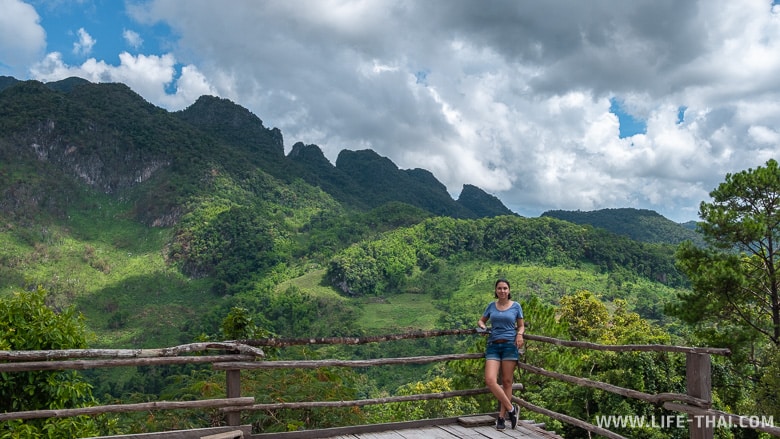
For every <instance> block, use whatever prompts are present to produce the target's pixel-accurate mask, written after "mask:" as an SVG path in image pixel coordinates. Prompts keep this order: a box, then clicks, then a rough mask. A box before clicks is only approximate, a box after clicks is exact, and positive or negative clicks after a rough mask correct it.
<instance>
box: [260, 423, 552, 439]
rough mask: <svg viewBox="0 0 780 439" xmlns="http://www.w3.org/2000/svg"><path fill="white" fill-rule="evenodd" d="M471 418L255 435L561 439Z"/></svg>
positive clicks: (356, 438)
mask: <svg viewBox="0 0 780 439" xmlns="http://www.w3.org/2000/svg"><path fill="white" fill-rule="evenodd" d="M463 421H467V418H461V419H460V420H459V419H457V418H447V419H439V420H430V421H428V422H424V423H419V422H418V423H397V424H380V425H373V426H371V428H370V431H364V430H361V427H359V426H356V427H352V428H349V427H341V428H336V429H330V431H328V430H327V429H326V430H310V431H307V432H287V433H276V434H273V433H266V434H259V435H252V436H250V437H251V438H256V439H261V438H269V439H270V438H278V439H282V438H312V439H313V438H331V439H490V438H496V439H509V438H523V439H561V437H560V436H558V435H556V434H555V433H552V432H549V431H545V430H543V429H542V428H540V427H538V426H536V425H534V424H530V423H525V422H522V421H521V422H520V423H518V424H517V428H516V429H514V430H512V429H511V428H510V427H509V426H507V428H506V429H505V430H500V431H499V430H496V427H495V425H494V424H493V423H492V422H490V423H489V424H488V425H486V424H487V423H486V422H484V421H485V418H482V421H483V422H475V423H472V422H463Z"/></svg>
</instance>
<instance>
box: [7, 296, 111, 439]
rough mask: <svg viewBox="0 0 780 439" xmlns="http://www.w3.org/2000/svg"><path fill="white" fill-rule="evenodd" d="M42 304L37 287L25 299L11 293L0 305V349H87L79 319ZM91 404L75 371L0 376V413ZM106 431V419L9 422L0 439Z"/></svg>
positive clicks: (88, 390)
mask: <svg viewBox="0 0 780 439" xmlns="http://www.w3.org/2000/svg"><path fill="white" fill-rule="evenodd" d="M45 299H46V291H45V290H43V289H42V288H40V287H39V288H38V289H37V291H34V292H31V293H15V294H14V295H13V296H12V297H9V298H3V299H0V349H3V350H47V349H83V348H86V347H87V339H86V329H85V325H84V319H83V317H82V316H81V315H80V314H76V313H75V311H74V310H73V309H72V308H69V309H67V310H65V311H62V312H60V313H57V312H55V311H54V310H52V309H50V308H49V307H47V306H46V303H45ZM95 404H97V402H96V401H95V399H94V398H93V396H92V386H91V385H90V384H89V383H87V382H86V381H84V380H83V379H82V378H81V377H80V375H79V374H78V372H76V371H56V372H49V371H41V372H16V373H7V372H4V373H0V412H16V411H27V410H50V409H65V408H76V407H87V406H90V405H95ZM101 424H102V425H101ZM106 428H108V429H109V430H115V421H114V420H109V418H108V417H106V416H98V417H94V418H93V417H89V416H79V417H73V418H62V419H56V418H48V419H34V420H29V421H25V422H22V421H9V422H4V423H1V424H0V438H15V437H44V436H46V437H91V436H95V435H97V434H98V433H100V430H101V429H106ZM104 432H105V431H104ZM51 435H54V436H51Z"/></svg>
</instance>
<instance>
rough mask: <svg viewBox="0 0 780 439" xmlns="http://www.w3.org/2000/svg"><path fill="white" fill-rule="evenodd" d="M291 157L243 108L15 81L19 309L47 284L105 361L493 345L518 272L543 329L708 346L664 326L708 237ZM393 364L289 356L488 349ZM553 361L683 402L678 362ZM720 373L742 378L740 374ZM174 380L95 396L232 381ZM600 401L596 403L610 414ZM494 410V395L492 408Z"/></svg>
mask: <svg viewBox="0 0 780 439" xmlns="http://www.w3.org/2000/svg"><path fill="white" fill-rule="evenodd" d="M283 145H284V142H283V133H281V131H280V130H278V129H276V128H267V127H265V126H264V125H263V122H262V120H261V119H260V118H258V117H257V116H255V115H253V114H252V113H251V112H249V111H248V110H246V109H244V108H242V107H240V106H238V105H236V104H234V103H232V102H230V101H228V100H225V99H219V98H215V97H208V96H204V97H201V98H200V99H199V100H198V101H197V102H195V103H194V104H193V105H192V106H190V107H189V108H187V109H185V110H183V111H180V112H174V113H170V112H167V111H165V110H163V109H160V108H157V107H155V106H153V105H151V104H149V103H148V102H146V101H144V100H143V99H142V98H140V96H138V95H137V94H135V93H134V92H133V91H132V90H130V89H129V88H128V87H127V86H125V85H123V84H92V83H89V82H87V81H83V80H77V79H74V78H71V79H69V80H65V81H60V82H55V83H50V84H43V83H40V82H36V81H16V80H14V79H13V78H7V77H4V78H0V298H7V297H11V296H12V293H14V292H18V291H34V290H37V288H38V287H39V286H40V287H42V288H43V289H44V290H45V291H46V292H47V295H46V301H47V304H48V305H49V306H51V307H52V308H53V309H55V310H62V309H66V308H68V307H70V306H73V307H75V309H76V310H77V311H79V312H80V313H82V314H83V315H84V317H85V325H86V327H87V329H88V331H89V333H90V337H89V340H88V344H89V346H90V347H95V348H97V347H106V348H147V347H165V346H173V345H178V344H182V343H190V342H193V341H195V340H206V339H210V340H218V339H220V340H221V339H226V338H229V337H230V336H235V335H236V334H233V333H230V332H229V331H227V330H226V327H225V326H224V325H223V323H225V322H226V320H227V319H228V317H231V318H234V319H236V318H239V317H240V318H245V319H246V321H245V322H248V323H247V325H246V327H248V328H252V330H253V331H255V332H254V334H256V335H257V334H261V335H269V334H272V335H277V336H280V337H332V336H359V335H366V334H387V333H398V332H404V331H409V330H420V329H451V328H473V327H474V325H475V324H476V321H477V319H478V318H479V317H480V315H481V313H482V311H483V310H484V307H485V306H486V305H487V303H488V302H489V301H491V300H492V298H493V282H494V281H495V279H496V278H498V277H506V278H509V279H511V280H512V292H513V296H514V297H515V299H517V300H518V301H520V302H521V303H522V304H523V307H524V309H525V310H527V314H528V322H529V328H530V329H529V330H530V331H531V332H532V333H533V332H535V333H539V334H544V335H549V336H558V337H563V338H566V337H572V336H573V334H574V335H576V336H582V334H586V335H587V336H588V337H589V339H592V340H594V341H597V342H604V343H607V342H608V343H629V342H630V343H651V342H664V343H672V342H675V343H681V344H686V343H696V342H701V340H702V339H701V338H699V337H700V333H696V332H695V331H693V330H692V329H690V328H688V327H686V326H685V325H684V324H683V323H682V322H680V321H679V320H677V319H676V318H673V317H671V316H670V315H667V313H666V312H665V311H666V309H667V306H669V305H673V304H675V303H676V302H677V298H678V297H679V296H680V295H683V294H686V293H690V290H689V281H688V279H686V278H685V276H683V275H682V274H681V272H680V271H678V269H677V266H676V261H675V251H676V250H677V248H678V247H677V244H679V243H680V242H683V241H694V242H696V243H699V242H700V241H698V239H699V238H698V235H697V234H696V232H695V231H693V230H692V229H691V228H690V225H681V224H675V223H673V222H671V221H669V220H666V219H665V218H663V217H662V216H660V215H658V214H656V213H654V212H649V211H638V210H633V209H614V210H604V211H598V212H594V213H582V212H576V213H573V212H564V211H554V212H547V213H545V215H543V216H541V217H539V218H524V217H521V216H519V215H516V214H514V213H512V212H511V211H509V209H507V208H506V207H505V206H504V205H503V204H502V203H501V201H500V200H498V199H497V198H496V197H494V196H492V195H490V194H488V193H486V192H484V191H483V190H482V189H480V188H477V187H475V186H471V185H466V186H465V187H464V190H463V192H462V193H461V196H460V198H459V199H458V200H454V199H452V197H451V196H450V195H449V194H448V193H447V191H446V188H445V187H444V185H442V184H441V183H440V182H438V181H437V180H436V178H435V177H434V176H433V174H431V173H430V172H429V171H427V170H423V169H412V170H404V169H399V168H398V167H397V166H396V165H395V164H394V163H392V161H390V160H389V159H387V158H385V157H381V156H380V155H378V154H377V153H376V152H374V151H370V150H364V151H342V152H341V154H339V159H338V160H337V162H336V163H335V164H331V163H330V162H328V161H327V160H326V159H325V157H324V155H323V154H322V151H321V150H320V149H319V147H317V146H316V145H304V144H302V143H296V144H295V146H293V148H292V151H290V153H289V154H288V155H285V153H284V147H283ZM579 307H582V309H588V310H597V311H599V312H600V313H599V314H597V317H598V318H596V316H594V317H593V321H592V322H591V321H589V320H588V319H589V318H590V316H589V315H585V316H584V317H583V318H582V321H583V322H588V324H587V325H586V324H582V326H588V325H590V324H593V325H595V326H597V327H594V329H592V330H590V329H588V328H587V327H585V328H583V327H582V326H578V325H577V324H576V323H571V322H570V321H568V320H566V318H565V316H566V315H567V314H566V313H567V312H568V313H570V314H569V315H571V314H572V313H575V314H576V312H577V311H579V310H580V308H579ZM250 323H251V324H250ZM239 335H240V334H239ZM383 349H384V350H383V351H382V352H378V348H377V347H376V346H373V345H370V346H358V347H351V348H343V349H335V348H330V349H326V348H322V349H311V350H307V351H303V350H296V349H290V350H287V351H284V352H283V353H277V352H273V355H284V356H285V358H294V357H303V356H306V357H307V358H308V357H318V356H326V355H329V356H338V357H355V358H365V357H370V356H376V355H382V356H394V355H395V356H405V355H411V354H418V353H423V354H426V355H431V354H436V353H447V352H453V351H456V352H464V351H468V350H473V349H479V346H478V345H476V344H475V343H474V341H473V338H465V337H460V338H453V339H452V340H444V341H419V340H416V341H409V342H404V343H397V344H393V345H391V346H388V347H384V348H383ZM551 349H552V348H551ZM536 354H537V355H538V357H537V358H539V359H540V362H542V363H541V364H542V365H547V366H550V367H552V366H560V367H561V368H562V369H567V368H568V369H569V370H568V371H569V372H572V373H574V372H578V373H582V374H593V375H592V376H594V377H597V376H600V375H599V374H603V375H610V374H612V373H613V372H614V376H617V377H618V379H625V380H627V381H630V379H631V376H632V373H625V371H628V370H635V369H637V368H640V369H641V370H642V373H643V374H645V375H642V376H643V379H644V378H645V377H646V378H647V379H648V380H650V379H651V378H652V379H658V381H661V382H664V383H665V384H664V386H666V387H664V388H662V389H656V390H659V391H667V392H671V391H677V390H679V389H676V388H675V386H676V385H678V384H679V382H680V381H678V380H676V378H677V376H678V374H679V370H678V369H679V367H678V366H679V365H678V364H675V363H674V361H675V360H673V359H669V358H655V357H653V358H650V356H647V357H645V356H638V357H637V358H634V359H632V360H630V361H635V362H637V363H641V364H642V366H641V367H640V366H638V365H637V363H630V364H628V363H622V362H620V361H617V360H615V359H614V358H612V357H609V356H606V355H605V356H601V355H597V356H596V357H592V358H584V357H581V356H579V355H571V356H565V355H562V354H560V353H557V352H552V351H547V350H544V349H538V350H537V351H536ZM545 362H547V363H545ZM597 365H598V366H599V367H596V366H597ZM602 366H603V369H600V367H602ZM717 366H718V367H720V368H721V369H720V370H722V371H724V372H723V374H724V375H723V376H724V377H725V378H724V379H726V380H733V382H737V381H738V379H739V377H740V374H741V373H742V371H741V370H736V369H737V368H736V367H734V368H733V369H729V368H730V367H731V366H732V365H723V364H719V365H717ZM564 371H565V370H564ZM477 372H479V371H477ZM167 373H169V374H170V375H165V376H161V375H155V374H145V373H144V372H143V371H138V370H118V369H117V370H107V371H99V372H92V373H89V374H88V378H89V380H90V382H91V383H92V385H93V386H94V389H95V392H94V393H95V395H99V396H100V397H101V398H104V399H105V400H111V401H113V400H123V401H140V400H146V399H150V398H153V397H152V396H150V395H155V396H154V397H156V396H157V395H161V394H165V395H166V396H171V397H172V398H175V397H181V396H182V393H183V392H185V390H182V388H181V387H182V385H181V383H182V382H191V381H192V380H196V381H197V385H203V383H207V384H208V385H211V386H213V387H214V388H218V387H219V386H221V385H222V383H221V382H217V381H214V380H217V378H215V375H209V374H208V372H206V371H204V370H201V369H197V368H195V369H193V368H186V367H182V368H180V369H174V370H173V371H171V372H167ZM305 373H308V372H301V374H305ZM683 373H684V371H683ZM336 375H338V374H333V376H334V377H335V376H336ZM342 375H343V378H329V379H331V380H332V383H333V386H335V387H336V388H338V389H339V390H344V391H345V392H347V393H349V392H352V393H354V394H360V395H364V396H365V395H372V396H378V395H388V394H392V393H394V392H397V391H399V388H401V386H403V385H405V384H408V383H413V382H416V381H420V380H432V379H434V378H436V377H446V378H447V379H451V380H453V381H452V382H453V383H455V384H453V386H462V387H463V388H467V386H468V385H473V384H474V383H475V382H476V383H477V384H476V385H481V384H480V383H481V382H482V381H480V380H482V377H480V376H479V374H478V373H476V372H475V371H474V370H462V371H458V370H445V369H441V368H436V367H434V366H430V367H429V366H420V367H417V366H415V367H408V368H401V370H400V372H399V371H398V370H396V371H395V372H393V373H390V372H388V371H386V370H384V369H382V368H375V369H372V370H370V371H365V372H363V371H361V372H360V373H355V374H354V375H352V373H345V374H342ZM342 375H339V377H341V376H342ZM666 376H674V377H675V379H669V380H667V381H664V378H665V377H666ZM319 378H320V377H318V379H319ZM258 379H259V378H258ZM269 381H270V382H274V381H273V380H270V379H269ZM527 384H528V386H529V388H531V389H534V391H535V392H537V393H536V395H538V398H540V399H544V400H546V401H548V402H550V403H551V404H556V403H560V404H562V403H563V402H562V401H564V400H565V399H566V398H565V395H567V391H566V390H565V389H561V388H556V387H554V386H553V387H548V386H547V385H546V384H547V383H546V381H541V382H529V383H527ZM618 384H621V383H620V382H619V383H618ZM622 384H626V385H628V384H629V383H622ZM718 384H719V385H720V383H718ZM192 386H193V387H189V388H187V390H186V391H192V392H195V391H193V390H192V388H194V387H197V386H196V385H195V384H192ZM342 386H343V387H342ZM203 387H208V386H205V385H203ZM723 387H724V388H726V389H730V387H729V386H728V385H727V384H724V385H723ZM281 390H284V389H281ZM281 390H280V389H274V391H281ZM195 393H197V392H195ZM716 393H717V391H716ZM718 396H719V397H720V398H722V401H723V404H737V403H739V404H746V402H745V401H747V400H748V398H747V397H746V396H745V393H744V392H742V391H739V392H736V391H735V392H733V393H728V392H727V391H724V390H720V393H718ZM307 397H308V394H307ZM582 398H583V399H587V400H588V401H591V402H592V403H593V404H594V407H595V406H596V405H595V401H596V399H597V397H594V396H593V395H585V396H582ZM601 403H603V404H604V406H603V407H601V408H600V409H601V410H610V409H615V410H617V407H615V406H612V405H610V403H611V402H609V401H601ZM491 404H492V402H491V401H490V400H489V399H487V398H484V400H478V405H479V408H480V409H481V410H483V411H485V410H489V409H490V408H491ZM621 409H624V407H623V408H621ZM637 410H639V409H637ZM650 410H655V409H650ZM605 413H606V412H605ZM648 413H651V412H648ZM359 415H360V416H363V418H361V420H362V421H365V420H367V419H373V420H376V419H381V420H388V416H389V415H388V414H387V413H377V412H371V411H370V410H369V409H367V410H366V412H365V413H362V412H361V413H359ZM285 416H287V415H285ZM372 417H373V418H372ZM290 419H292V418H290ZM177 420H178V419H177ZM393 420H395V419H393ZM126 421H127V423H128V424H129V425H133V426H134V428H137V429H139V431H142V430H143V428H152V427H148V426H146V427H139V425H145V424H144V422H146V421H145V420H139V419H128V420H126ZM285 421H289V419H287V418H285ZM155 422H159V424H158V425H156V426H155V427H156V428H166V427H170V426H172V425H175V424H176V423H175V422H174V421H168V420H165V419H163V418H162V417H161V419H159V420H157V421H155ZM166 422H169V424H165V423H166ZM193 422H194V421H193ZM257 422H258V424H262V425H263V426H264V428H282V427H280V426H281V425H285V424H284V422H282V421H277V420H269V419H265V420H263V421H257ZM263 422H265V424H263ZM274 422H276V423H274ZM289 422H291V423H290V424H289V425H298V424H299V423H300V421H299V420H297V421H289ZM312 422H314V421H312ZM317 422H321V423H319V424H316V425H318V426H322V425H325V426H330V425H331V424H328V423H336V422H337V420H330V419H329V420H327V421H317ZM344 422H354V419H353V418H349V420H348V421H344ZM310 426H311V425H307V427H310ZM570 433H571V434H572V436H570V437H578V436H577V435H576V433H575V432H570Z"/></svg>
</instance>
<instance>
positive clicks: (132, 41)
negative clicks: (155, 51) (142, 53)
mask: <svg viewBox="0 0 780 439" xmlns="http://www.w3.org/2000/svg"><path fill="white" fill-rule="evenodd" d="M122 38H124V39H125V42H126V43H127V44H128V45H129V46H130V47H132V48H133V49H138V48H140V47H141V46H143V44H144V40H143V38H141V35H140V34H139V33H138V32H135V31H132V30H129V29H125V30H124V31H123V32H122Z"/></svg>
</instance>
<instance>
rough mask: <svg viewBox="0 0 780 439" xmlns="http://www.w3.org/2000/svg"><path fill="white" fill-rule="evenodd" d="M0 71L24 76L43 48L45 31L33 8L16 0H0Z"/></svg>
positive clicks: (38, 57) (44, 46)
mask: <svg viewBox="0 0 780 439" xmlns="http://www.w3.org/2000/svg"><path fill="white" fill-rule="evenodd" d="M0 11H3V13H2V14H0V74H8V75H14V76H20V77H25V76H26V75H27V66H29V65H30V64H32V63H33V62H35V61H37V60H38V59H40V57H41V56H42V55H43V52H44V50H45V49H46V32H45V31H44V29H43V27H42V26H41V24H40V16H38V13H37V12H36V11H35V9H34V8H33V7H32V6H30V5H28V4H26V3H23V2H21V1H18V0H0Z"/></svg>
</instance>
